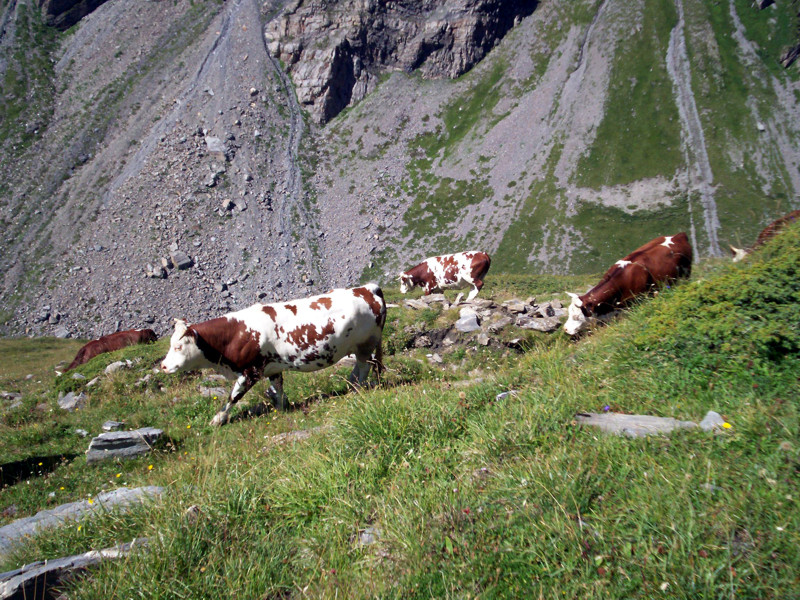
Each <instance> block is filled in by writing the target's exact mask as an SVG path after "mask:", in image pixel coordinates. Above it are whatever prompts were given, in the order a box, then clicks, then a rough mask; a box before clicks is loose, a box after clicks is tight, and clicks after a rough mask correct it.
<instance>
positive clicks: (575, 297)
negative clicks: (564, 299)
mask: <svg viewBox="0 0 800 600" xmlns="http://www.w3.org/2000/svg"><path fill="white" fill-rule="evenodd" d="M567 296H569V297H570V298H572V303H573V304H574V305H575V306H583V302H581V298H580V296H578V294H573V293H572V292H567Z"/></svg>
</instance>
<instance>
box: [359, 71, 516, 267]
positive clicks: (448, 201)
mask: <svg viewBox="0 0 800 600" xmlns="http://www.w3.org/2000/svg"><path fill="white" fill-rule="evenodd" d="M507 69H508V64H507V62H506V61H505V60H504V59H502V58H498V59H496V60H495V62H494V65H493V67H492V68H491V69H490V70H487V71H485V72H483V73H482V75H476V71H474V70H473V71H471V72H470V73H467V74H466V75H464V76H463V77H462V78H461V80H467V81H470V80H474V84H473V85H472V87H470V88H469V90H468V91H467V92H466V93H465V94H464V95H463V96H462V97H460V98H458V99H457V100H453V101H452V102H451V103H450V104H448V105H447V106H446V107H445V108H444V109H443V110H442V112H441V114H440V115H439V116H440V118H441V121H442V123H441V124H440V125H438V126H437V127H436V129H435V131H432V132H429V133H425V134H422V135H419V136H417V138H416V139H415V140H413V141H412V142H410V143H409V155H410V156H414V157H416V158H414V159H412V160H411V161H410V162H409V163H408V167H407V169H408V179H407V180H406V181H405V182H404V191H405V193H406V194H408V196H410V197H411V198H413V201H412V202H411V205H410V206H409V208H408V210H407V211H406V214H405V217H404V221H405V225H404V227H403V230H402V231H401V232H400V236H399V237H401V238H403V239H405V240H406V241H407V242H409V243H413V242H415V241H420V240H426V244H430V243H432V246H431V247H432V248H433V250H431V252H433V253H449V252H452V251H453V241H454V240H453V239H452V235H451V234H450V233H447V232H448V231H449V230H450V226H452V225H453V223H454V221H455V219H457V218H458V216H459V214H461V212H462V211H463V209H464V208H466V207H468V206H471V205H475V204H480V203H481V202H484V201H486V200H488V199H489V198H491V196H492V190H491V188H490V187H489V185H488V182H487V181H486V179H485V178H481V176H480V174H479V173H477V172H475V171H473V172H472V175H473V178H471V179H469V180H459V181H457V180H454V179H452V178H450V177H437V176H435V175H434V172H433V165H434V163H435V162H436V161H439V160H445V159H446V158H448V157H450V156H452V153H453V152H455V150H456V149H457V148H458V147H459V145H460V144H461V143H462V142H463V141H464V139H465V138H466V137H467V136H469V135H473V134H475V133H476V130H477V129H481V130H484V129H485V128H488V127H491V125H492V124H493V123H494V122H495V121H496V120H497V119H499V118H500V117H499V116H497V115H494V114H493V110H494V108H495V106H496V105H497V103H498V101H499V100H500V98H501V97H502V85H501V82H502V80H503V77H504V75H505V73H506V71H507ZM464 241H465V240H462V242H464ZM390 262H393V257H391V256H389V254H388V252H387V251H384V252H381V253H378V254H377V255H376V256H375V258H374V264H373V266H372V267H371V268H370V267H368V268H367V269H365V271H364V272H363V273H362V277H361V278H362V280H365V281H366V280H368V279H370V278H372V277H375V276H376V275H379V274H380V273H382V270H383V269H384V268H385V267H386V266H387V265H388V264H389V263H390Z"/></svg>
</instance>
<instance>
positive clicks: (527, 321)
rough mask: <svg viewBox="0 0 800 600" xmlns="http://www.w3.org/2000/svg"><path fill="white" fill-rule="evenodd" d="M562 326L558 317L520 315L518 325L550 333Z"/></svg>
mask: <svg viewBox="0 0 800 600" xmlns="http://www.w3.org/2000/svg"><path fill="white" fill-rule="evenodd" d="M560 326H561V321H559V320H558V319H557V318H556V317H547V318H543V319H542V318H536V317H523V316H521V317H518V318H517V327H521V328H523V329H534V330H536V331H544V332H545V333H550V332H552V331H555V330H556V329H558V328H559V327H560Z"/></svg>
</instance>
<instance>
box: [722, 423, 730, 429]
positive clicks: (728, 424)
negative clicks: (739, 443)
mask: <svg viewBox="0 0 800 600" xmlns="http://www.w3.org/2000/svg"><path fill="white" fill-rule="evenodd" d="M722 426H723V427H724V428H725V429H730V428H731V427H733V425H731V424H730V423H727V422H725V423H723V424H722Z"/></svg>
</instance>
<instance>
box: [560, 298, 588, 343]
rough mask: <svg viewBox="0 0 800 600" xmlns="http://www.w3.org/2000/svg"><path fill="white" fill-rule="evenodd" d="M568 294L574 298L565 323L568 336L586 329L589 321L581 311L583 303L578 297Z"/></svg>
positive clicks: (568, 308)
mask: <svg viewBox="0 0 800 600" xmlns="http://www.w3.org/2000/svg"><path fill="white" fill-rule="evenodd" d="M567 294H569V295H570V297H571V298H572V302H571V303H570V305H569V306H568V307H567V317H568V318H567V321H566V322H565V323H564V331H566V332H567V334H568V335H576V334H577V333H578V332H579V331H580V330H582V329H584V328H585V327H586V325H587V323H588V320H587V319H586V315H584V314H583V311H582V310H581V306H583V302H581V299H580V298H579V297H578V295H577V294H571V293H570V292H567Z"/></svg>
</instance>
